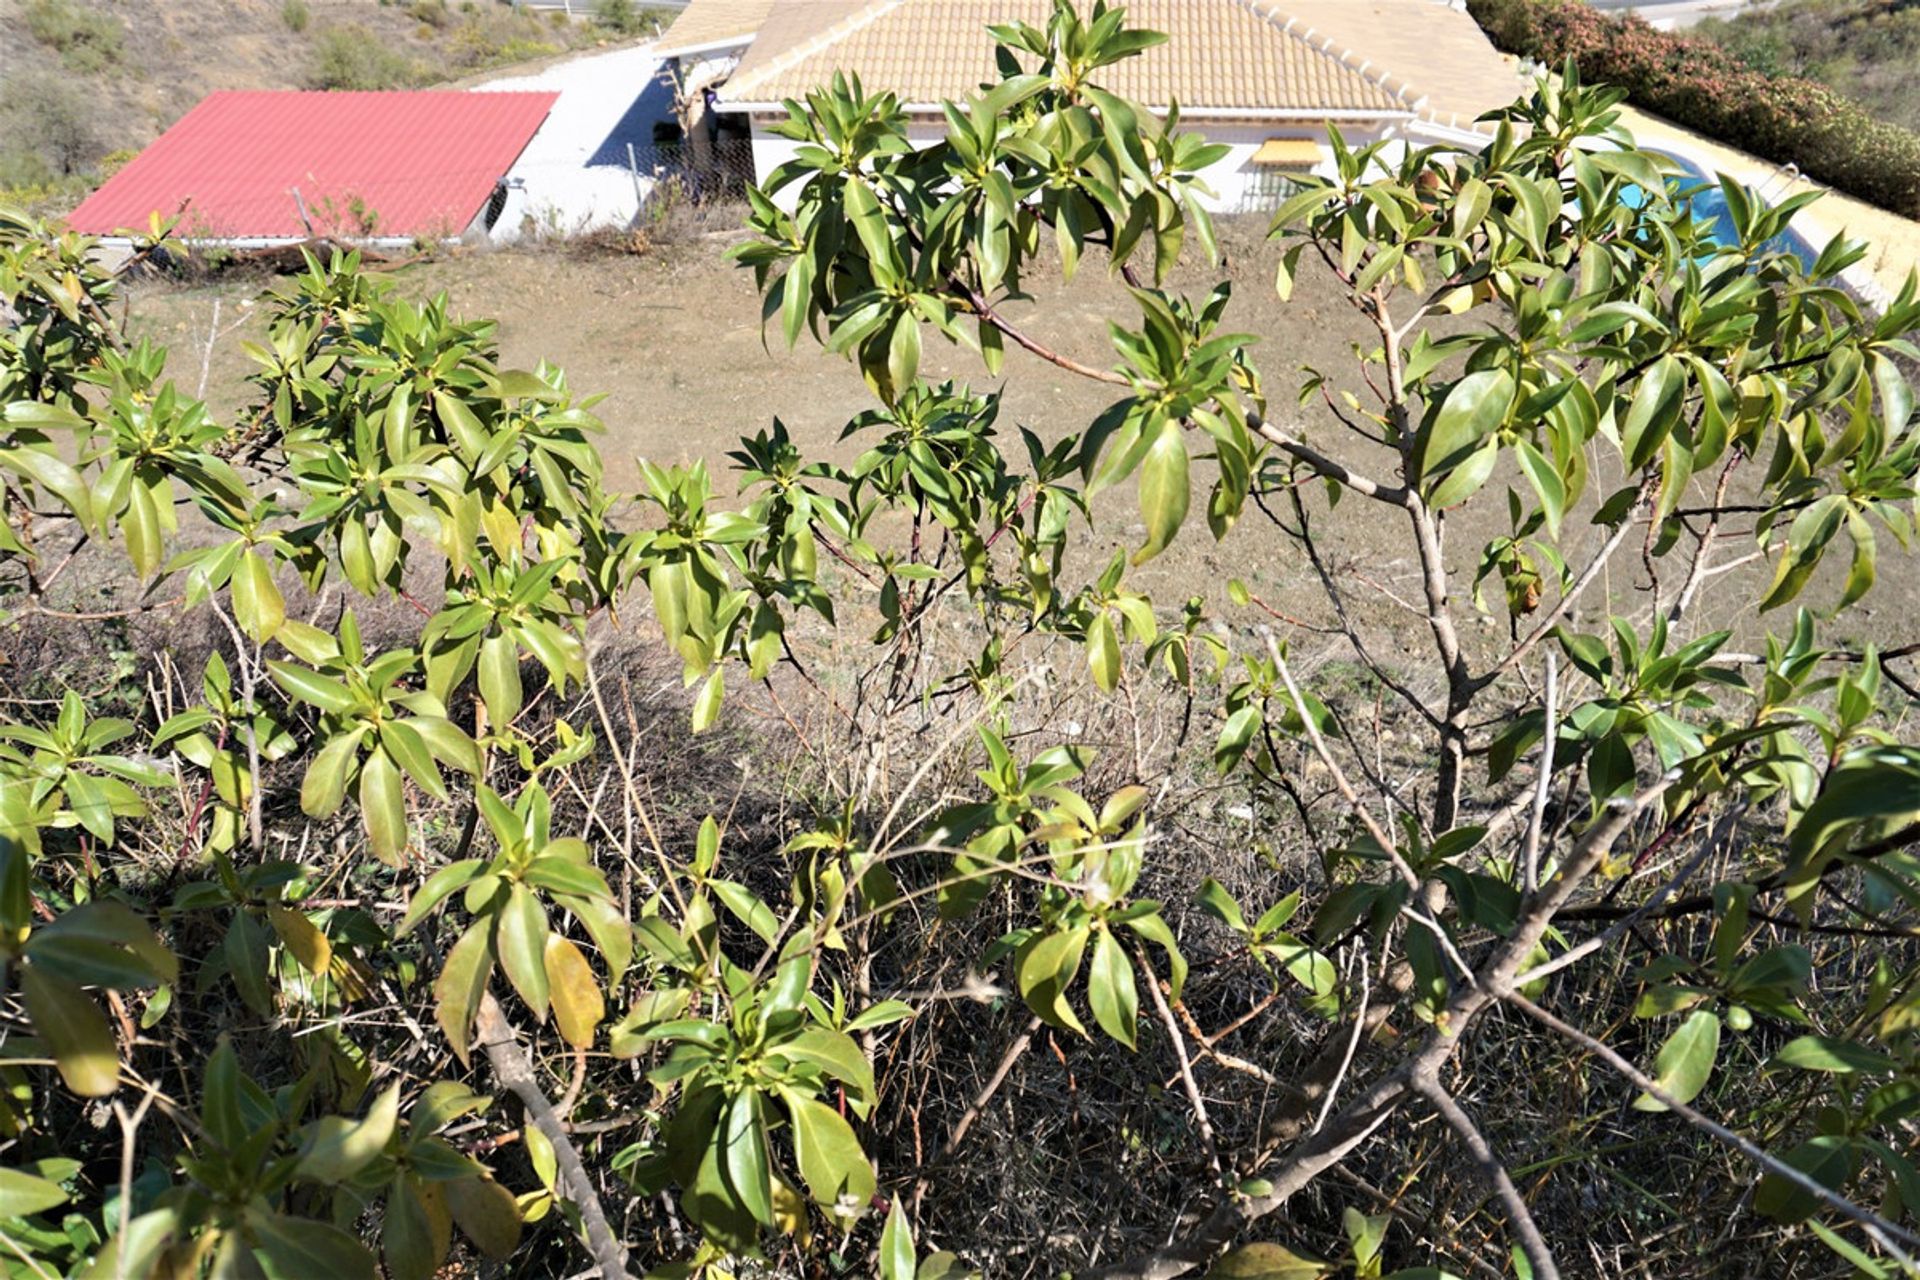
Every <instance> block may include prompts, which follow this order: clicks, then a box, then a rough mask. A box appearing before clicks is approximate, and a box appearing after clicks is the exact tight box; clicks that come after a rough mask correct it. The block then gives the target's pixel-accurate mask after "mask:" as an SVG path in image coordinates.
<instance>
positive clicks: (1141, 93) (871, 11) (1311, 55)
mask: <svg viewBox="0 0 1920 1280" xmlns="http://www.w3.org/2000/svg"><path fill="white" fill-rule="evenodd" d="M1402 2H1403V3H1404V2H1405V0H1402ZM1420 2H1421V3H1426V2H1427V0H1420ZM1052 9H1053V6H1052V4H1051V3H1049V0H864V2H861V0H785V2H784V3H781V4H778V5H776V6H775V8H774V11H773V14H772V15H771V17H769V19H768V20H767V24H766V26H765V27H764V28H762V30H761V33H760V38H759V39H758V40H756V41H755V42H754V45H753V48H752V49H750V50H749V51H748V53H747V55H746V57H744V58H743V59H741V63H740V68H739V70H738V71H736V72H735V73H734V76H733V79H732V80H731V81H729V82H728V84H727V87H726V89H725V90H724V91H723V92H722V95H721V96H722V99H723V100H724V101H730V102H774V101H779V100H781V99H784V98H790V97H793V98H797V97H801V96H803V95H804V94H805V92H806V91H807V90H808V89H810V88H812V87H814V86H816V85H818V84H820V83H822V82H823V81H825V80H826V79H827V78H829V77H830V76H831V75H832V74H833V73H834V72H835V71H842V70H845V71H857V72H859V74H860V78H861V79H862V80H863V81H864V82H866V84H868V85H869V86H871V87H873V88H887V89H892V90H894V91H895V92H897V93H899V94H900V95H901V97H902V98H904V99H905V100H906V101H908V102H913V103H928V102H937V101H939V100H941V99H943V98H960V97H964V96H966V94H968V93H969V92H970V91H972V90H973V89H974V88H976V87H977V86H979V85H980V84H981V83H982V82H985V81H991V80H994V79H997V75H996V73H995V71H994V60H993V50H994V46H993V41H992V39H991V37H989V36H988V35H987V33H986V30H985V28H986V25H987V24H988V23H989V22H1004V21H1009V20H1021V21H1026V22H1031V23H1034V24H1036V25H1038V24H1043V23H1045V21H1046V20H1047V16H1048V15H1049V14H1050V13H1051V12H1052ZM1127 16H1128V20H1129V21H1130V22H1131V23H1133V24H1134V25H1136V26H1140V27H1146V28H1149V29H1151V30H1155V31H1164V32H1166V33H1167V34H1168V35H1169V36H1171V37H1172V39H1171V40H1169V41H1168V42H1167V43H1166V44H1164V45H1160V46H1158V47H1156V48H1153V49H1149V50H1148V51H1147V52H1146V53H1144V54H1142V55H1141V56H1140V57H1137V58H1129V59H1127V60H1126V61H1125V62H1122V63H1119V64H1117V65H1115V66H1112V67H1108V68H1106V69H1105V71H1104V72H1103V74H1102V78H1101V79H1102V83H1103V84H1104V85H1105V86H1106V87H1107V88H1109V89H1112V90H1113V91H1114V92H1116V93H1120V94H1124V95H1126V96H1128V97H1131V98H1134V99H1136V100H1137V101H1140V102H1143V103H1145V104H1146V105H1148V106H1152V107H1165V106H1166V105H1167V104H1168V103H1169V102H1170V101H1178V102H1179V103H1180V104H1181V105H1182V106H1183V107H1188V106H1191V107H1197V108H1202V109H1205V110H1215V111H1218V110H1225V109H1235V108H1237V109H1243V110H1255V111H1305V112H1312V111H1328V110H1332V111H1377V112H1380V113H1382V114H1406V113H1407V112H1408V110H1409V104H1408V103H1407V102H1406V101H1404V100H1402V98H1401V97H1400V95H1399V94H1397V93H1396V92H1394V90H1393V89H1391V88H1389V87H1387V86H1386V85H1383V84H1382V83H1381V82H1380V80H1379V78H1377V77H1375V76H1370V75H1368V74H1365V73H1363V72H1361V71H1360V70H1358V69H1357V68H1356V67H1354V66H1350V65H1348V64H1347V63H1345V62H1343V61H1341V60H1340V59H1339V58H1338V57H1337V56H1332V55H1329V54H1326V53H1322V52H1320V51H1319V50H1317V49H1315V48H1313V47H1312V46H1311V45H1310V44H1309V43H1308V42H1307V41H1306V40H1304V39H1302V38H1300V37H1297V36H1294V35H1290V34H1288V33H1287V32H1285V31H1283V30H1282V29H1281V28H1280V27H1279V26H1278V25H1276V24H1275V23H1273V22H1271V21H1269V20H1267V19H1265V18H1263V17H1262V16H1261V15H1259V14H1258V13H1255V12H1254V11H1253V9H1252V8H1251V7H1250V6H1249V5H1245V4H1242V3H1240V2H1239V0H1133V2H1132V3H1130V4H1129V5H1128V6H1127Z"/></svg>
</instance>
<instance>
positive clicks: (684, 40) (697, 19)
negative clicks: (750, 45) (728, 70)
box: [654, 0, 774, 58]
mask: <svg viewBox="0 0 1920 1280" xmlns="http://www.w3.org/2000/svg"><path fill="white" fill-rule="evenodd" d="M773 8H774V0H693V2H692V3H691V4H689V5H688V6H687V7H686V8H684V9H682V10H681V11H680V16H679V17H677V18H675V19H674V20H673V24H672V25H671V26H669V27H668V28H667V29H666V30H665V31H663V32H661V34H660V41H659V43H658V44H656V45H655V46H654V52H656V53H658V54H659V55H660V56H661V57H663V58H671V57H674V56H676V55H678V54H683V53H697V52H699V51H701V50H703V49H711V48H714V47H716V46H725V45H728V44H745V43H747V42H748V41H750V40H752V39H753V37H754V34H755V33H756V32H758V31H759V30H760V28H761V26H762V25H764V24H765V23H766V21H767V15H768V14H770V13H772V12H773Z"/></svg>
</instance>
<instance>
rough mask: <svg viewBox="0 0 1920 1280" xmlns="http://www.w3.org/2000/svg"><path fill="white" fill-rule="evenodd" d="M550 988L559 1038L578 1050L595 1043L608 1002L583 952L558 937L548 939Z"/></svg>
mask: <svg viewBox="0 0 1920 1280" xmlns="http://www.w3.org/2000/svg"><path fill="white" fill-rule="evenodd" d="M546 960H547V985H548V987H549V988H550V990H551V995H552V998H553V1021H554V1024H555V1025H556V1026H558V1027H559V1028H560V1035H561V1037H562V1038H563V1039H565V1040H566V1042H567V1043H568V1044H570V1045H572V1046H574V1047H575V1048H577V1049H585V1048H587V1047H588V1046H590V1045H591V1044H592V1043H593V1032H594V1028H596V1027H598V1026H599V1025H600V1021H601V1019H603V1018H605V1017H606V1016H607V1002H606V999H605V998H604V997H603V996H602V995H601V994H600V983H599V981H598V980H597V979H596V978H595V977H594V976H593V966H592V965H591V964H589V963H587V958H586V956H584V955H582V954H581V953H580V948H578V947H576V946H574V945H573V943H571V942H569V941H568V940H567V939H565V938H563V937H561V936H560V935H559V934H557V933H550V934H548V935H547V955H546Z"/></svg>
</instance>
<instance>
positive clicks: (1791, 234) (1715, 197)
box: [1623, 151, 1820, 269]
mask: <svg viewBox="0 0 1920 1280" xmlns="http://www.w3.org/2000/svg"><path fill="white" fill-rule="evenodd" d="M1659 154H1660V155H1662V156H1664V157H1665V158H1666V159H1668V160H1671V161H1673V163H1674V164H1675V165H1677V166H1679V168H1680V169H1681V173H1679V174H1676V175H1675V176H1674V177H1673V178H1671V179H1669V181H1668V188H1669V190H1671V191H1672V192H1673V193H1674V194H1675V195H1676V196H1677V195H1681V194H1683V193H1685V192H1688V191H1691V192H1692V195H1690V196H1687V203H1688V204H1689V205H1691V206H1692V208H1693V216H1694V218H1695V219H1696V220H1697V221H1700V222H1704V223H1707V224H1708V225H1709V227H1710V228H1711V231H1710V233H1709V234H1710V238H1711V239H1712V240H1713V242H1714V243H1715V244H1726V245H1737V244H1739V243H1740V236H1739V233H1738V232H1737V231H1735V229H1734V225H1733V215H1732V214H1731V213H1729V212H1728V211H1727V198H1726V196H1724V195H1722V194H1721V191H1720V184H1719V182H1718V181H1717V180H1716V179H1714V178H1712V177H1710V176H1708V175H1707V174H1706V173H1705V172H1703V171H1702V170H1701V168H1700V167H1699V166H1698V165H1696V164H1694V163H1693V162H1692V161H1691V160H1686V159H1683V158H1681V157H1680V156H1676V155H1673V154H1671V153H1669V152H1664V151H1663V152H1660V153H1659ZM1623 195H1624V198H1625V199H1627V200H1628V201H1629V202H1630V203H1637V199H1638V197H1639V196H1640V191H1639V189H1638V188H1636V187H1629V188H1627V189H1626V191H1625V192H1624V193H1623ZM1766 247H1767V248H1768V249H1775V250H1781V251H1784V252H1787V253H1791V254H1792V255H1793V256H1794V257H1796V258H1798V259H1800V261H1801V263H1802V264H1803V265H1804V266H1806V267H1807V268H1808V269H1812V267H1813V264H1814V262H1815V261H1817V260H1818V259H1819V257H1820V251H1819V250H1818V249H1816V248H1814V247H1813V244H1812V243H1811V242H1810V241H1809V240H1808V239H1807V238H1806V237H1805V236H1803V235H1801V234H1800V233H1799V232H1798V231H1794V230H1791V229H1789V230H1788V231H1786V232H1785V233H1784V234H1782V235H1779V236H1776V237H1774V238H1773V239H1772V240H1770V241H1768V242H1767V245H1766Z"/></svg>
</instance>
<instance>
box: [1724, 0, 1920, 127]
mask: <svg viewBox="0 0 1920 1280" xmlns="http://www.w3.org/2000/svg"><path fill="white" fill-rule="evenodd" d="M1699 31H1700V34H1701V35H1703V36H1706V37H1708V38H1710V39H1712V40H1714V41H1716V42H1717V43H1719V44H1721V45H1723V46H1725V47H1726V48H1727V49H1729V50H1731V51H1732V52H1733V53H1735V54H1737V55H1739V57H1740V58H1741V59H1742V60H1743V61H1745V62H1747V63H1748V64H1749V65H1751V66H1753V67H1754V68H1756V69H1757V70H1760V71H1764V72H1766V73H1767V74H1769V75H1794V76H1806V77H1807V78H1809V79H1812V80H1818V81H1820V82H1821V83H1823V84H1828V85H1831V86H1833V87H1834V88H1835V89H1838V90H1839V91H1840V92H1841V93H1844V94H1846V95H1847V96H1848V97H1849V98H1852V99H1854V100H1855V101H1856V102H1858V103H1860V105H1862V106H1863V107H1866V108H1867V109H1868V110H1869V111H1871V112H1872V113H1873V114H1874V115H1876V116H1879V117H1880V118H1881V119H1882V120H1888V121H1891V122H1893V123H1895V124H1900V125H1904V126H1905V127H1907V128H1909V129H1920V87H1916V86H1915V84H1914V79H1913V71H1914V68H1915V67H1920V4H1917V3H1915V2H1914V0H1788V2H1787V3H1784V4H1779V5H1775V6H1772V7H1770V8H1765V9H1756V10H1754V11H1753V12H1751V13H1743V14H1741V15H1740V16H1739V17H1737V18H1732V19H1724V20H1723V19H1714V20H1711V21H1708V22H1705V23H1702V24H1701V26H1700V28H1699Z"/></svg>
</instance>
